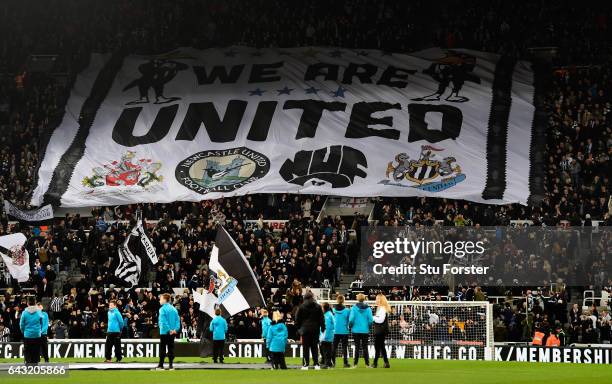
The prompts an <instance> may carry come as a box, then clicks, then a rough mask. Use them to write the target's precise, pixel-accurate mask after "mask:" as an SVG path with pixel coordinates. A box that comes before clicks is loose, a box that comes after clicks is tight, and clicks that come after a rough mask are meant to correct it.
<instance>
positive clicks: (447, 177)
mask: <svg viewBox="0 0 612 384" xmlns="http://www.w3.org/2000/svg"><path fill="white" fill-rule="evenodd" d="M443 150H444V149H442V148H435V147H433V146H430V145H423V146H421V153H420V155H419V158H418V159H411V158H410V156H409V155H408V154H406V153H400V154H397V155H396V156H395V159H394V161H391V162H389V164H388V165H387V171H386V172H385V176H386V177H387V179H385V180H381V181H380V182H379V184H386V185H394V186H398V187H411V188H418V189H422V190H424V191H427V192H440V191H444V190H446V189H449V188H452V187H454V186H455V185H457V184H459V183H461V182H462V181H464V180H465V178H466V176H465V174H463V173H462V172H461V167H460V166H459V164H457V162H456V161H457V160H456V159H455V158H454V157H452V156H446V157H444V158H442V159H441V160H438V159H437V157H438V155H437V154H436V153H435V152H441V151H443Z"/></svg>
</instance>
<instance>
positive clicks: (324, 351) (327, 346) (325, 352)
mask: <svg viewBox="0 0 612 384" xmlns="http://www.w3.org/2000/svg"><path fill="white" fill-rule="evenodd" d="M321 360H323V361H322V364H323V365H325V366H327V367H331V366H333V365H334V360H335V359H334V355H333V346H332V342H331V341H322V342H321Z"/></svg>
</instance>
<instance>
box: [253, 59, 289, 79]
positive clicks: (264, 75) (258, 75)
mask: <svg viewBox="0 0 612 384" xmlns="http://www.w3.org/2000/svg"><path fill="white" fill-rule="evenodd" d="M282 66H283V62H282V61H280V62H278V63H272V64H253V68H252V69H251V77H249V83H269V82H271V81H280V79H281V77H280V76H278V74H277V73H276V69H277V68H280V67H282Z"/></svg>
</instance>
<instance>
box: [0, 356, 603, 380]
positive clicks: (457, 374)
mask: <svg viewBox="0 0 612 384" xmlns="http://www.w3.org/2000/svg"><path fill="white" fill-rule="evenodd" d="M208 360H209V359H208ZM208 360H206V361H208ZM59 361H62V360H55V361H54V362H59ZM63 361H71V362H72V361H75V360H74V359H71V360H63ZM80 361H88V362H91V359H90V360H80ZM124 361H126V362H129V361H139V362H144V361H149V362H154V361H155V360H154V359H138V360H124ZM199 361H202V360H201V359H197V358H177V360H176V362H199ZM238 361H240V362H242V363H247V362H255V363H259V362H261V359H244V358H243V359H226V362H238ZM0 362H4V363H6V362H16V360H1V359H0ZM288 363H290V364H298V363H299V361H298V360H297V359H288ZM361 364H363V362H362V363H361ZM0 383H1V384H12V383H15V384H27V383H32V384H42V383H44V384H54V383H60V384H61V383H78V384H89V383H91V384H107V383H108V384H158V383H159V384H192V383H193V384H196V383H197V384H202V383H213V384H224V383H232V384H243V383H262V384H263V383H265V384H280V383H307V384H311V383H312V384H327V383H330V384H343V383H350V384H404V383H406V384H420V383H426V384H446V383H448V384H462V383H465V384H481V383H482V384H495V383H500V384H501V383H529V384H536V383H538V384H539V383H555V384H563V383H571V384H579V383H597V384H603V383H612V369H611V368H610V367H609V366H607V365H587V364H559V363H516V362H487V361H442V360H393V359H392V360H391V369H383V368H378V369H368V368H365V367H363V365H361V366H360V367H359V368H357V369H343V368H336V369H330V370H321V371H313V370H309V371H301V370H287V371H272V370H190V371H187V370H176V371H162V372H158V371H71V372H70V373H69V375H68V377H57V378H49V377H46V378H26V377H9V376H7V375H6V374H5V373H3V374H2V375H1V376H0Z"/></svg>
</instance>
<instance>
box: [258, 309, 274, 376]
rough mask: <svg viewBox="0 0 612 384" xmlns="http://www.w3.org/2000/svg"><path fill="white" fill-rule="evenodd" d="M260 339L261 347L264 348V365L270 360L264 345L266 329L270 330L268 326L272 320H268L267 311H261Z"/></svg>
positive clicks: (265, 344)
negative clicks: (261, 341)
mask: <svg viewBox="0 0 612 384" xmlns="http://www.w3.org/2000/svg"><path fill="white" fill-rule="evenodd" d="M260 323H261V338H262V339H263V347H264V351H263V352H264V356H265V357H266V364H267V363H270V362H271V359H270V353H269V352H270V351H268V347H267V343H266V336H267V335H268V329H269V328H270V324H271V323H272V320H271V319H270V316H268V310H267V309H265V308H264V309H262V310H261V320H260Z"/></svg>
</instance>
